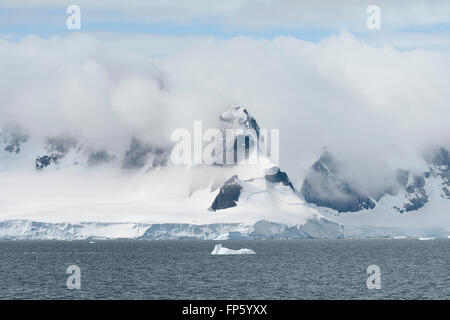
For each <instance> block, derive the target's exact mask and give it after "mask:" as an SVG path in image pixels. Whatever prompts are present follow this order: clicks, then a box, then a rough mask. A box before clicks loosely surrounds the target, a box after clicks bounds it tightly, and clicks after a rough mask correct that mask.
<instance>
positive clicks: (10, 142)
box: [0, 127, 28, 153]
mask: <svg viewBox="0 0 450 320" xmlns="http://www.w3.org/2000/svg"><path fill="white" fill-rule="evenodd" d="M0 136H1V137H2V139H3V143H4V144H5V147H4V150H5V151H6V152H9V153H19V152H20V145H21V144H22V143H24V142H27V140H28V135H27V134H25V133H24V132H22V130H21V129H20V128H18V127H14V128H8V129H6V130H2V131H1V132H0Z"/></svg>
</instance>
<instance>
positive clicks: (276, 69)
mask: <svg viewBox="0 0 450 320" xmlns="http://www.w3.org/2000/svg"><path fill="white" fill-rule="evenodd" d="M0 69H1V70H2V72H1V74H0V128H1V135H0V147H1V148H0V178H1V179H2V181H3V185H2V187H1V190H0V191H1V192H2V194H4V195H5V199H6V200H5V202H4V203H3V205H2V206H3V207H2V208H1V209H0V217H1V219H2V220H5V219H15V218H20V219H22V218H24V219H38V218H41V219H43V220H45V221H63V220H71V221H108V220H111V221H122V222H127V221H136V222H155V223H156V222H158V223H161V222H163V220H164V222H180V223H181V222H186V223H194V222H197V223H205V221H206V222H211V223H212V222H218V221H219V220H220V221H221V222H229V223H234V222H248V223H256V222H257V219H256V215H257V212H262V211H264V210H267V211H268V212H267V215H266V213H263V214H262V216H261V217H259V218H261V219H266V220H268V221H274V222H277V223H281V222H286V221H289V222H292V223H300V224H301V223H303V222H304V217H308V218H307V219H313V220H314V219H316V220H317V221H321V219H324V220H327V221H329V220H333V219H335V220H336V221H338V222H339V223H341V222H342V223H344V224H345V223H346V222H347V221H350V222H352V223H353V222H355V223H358V224H362V223H364V221H368V223H369V222H370V223H371V224H379V225H387V226H390V225H400V224H401V223H402V222H401V221H406V220H408V222H407V224H408V225H416V226H417V225H419V226H420V225H421V224H422V223H423V221H422V218H420V219H415V217H417V215H415V216H414V219H413V218H407V219H406V220H398V219H399V218H398V217H400V216H403V217H405V216H408V217H412V214H411V213H413V214H414V213H417V214H420V215H421V216H424V215H425V214H426V213H425V212H422V211H427V210H431V208H434V209H435V210H437V211H439V214H438V216H437V217H434V216H433V217H431V216H430V218H429V219H428V220H426V219H425V218H423V219H425V220H426V222H427V224H428V225H431V226H432V225H441V224H442V223H444V224H445V225H446V226H450V219H449V218H447V217H446V216H445V215H444V214H443V213H442V212H444V211H446V210H447V209H446V208H447V203H448V202H449V200H448V198H449V197H450V196H449V189H450V186H449V179H450V178H449V166H450V164H449V160H448V159H449V158H448V150H449V146H450V143H449V142H450V127H449V126H448V120H447V119H449V117H450V109H449V108H448V101H450V93H449V91H448V88H447V85H446V82H447V81H446V80H447V79H448V76H449V75H450V59H449V56H448V53H446V52H440V51H432V50H409V51H401V50H397V49H395V48H392V47H375V46H370V45H368V44H366V43H364V42H363V41H360V40H357V39H356V38H355V37H354V36H352V35H351V34H350V33H347V32H342V33H340V34H339V35H335V36H330V37H328V38H325V39H324V40H322V41H320V42H317V43H313V42H307V41H303V40H299V39H296V38H291V37H277V38H274V39H272V40H267V39H254V38H246V37H235V38H230V39H211V38H203V37H192V38H190V39H189V41H186V39H184V38H177V37H173V38H171V39H167V38H161V37H156V36H147V35H142V36H133V37H129V38H128V37H126V36H119V37H117V36H115V37H110V36H108V35H107V34H103V35H102V34H98V35H95V34H74V35H70V36H64V37H50V38H41V37H38V36H26V37H23V38H21V39H20V40H18V41H15V42H14V41H8V40H0ZM230 105H232V106H239V105H242V106H245V107H242V108H241V109H237V111H236V110H235V111H233V112H237V114H235V113H233V112H231V111H230V110H233V109H228V108H229V106H230ZM244 110H245V112H244ZM237 116H238V119H241V120H237V121H234V120H233V119H236V118H233V117H237ZM241 116H243V117H241ZM230 117H231V118H230ZM239 117H240V118H239ZM196 120H197V121H202V123H203V128H204V129H207V128H218V129H220V130H224V129H225V128H227V127H229V126H239V127H242V128H246V129H250V128H251V129H254V130H256V129H257V130H258V132H259V130H260V129H279V130H280V164H279V166H277V169H274V168H273V166H272V167H271V166H259V167H258V166H256V167H251V166H229V167H228V166H226V167H223V168H222V167H219V166H191V167H189V168H186V167H177V166H175V165H173V164H172V163H171V161H170V152H171V150H172V147H173V145H174V142H173V141H171V140H170V136H171V133H172V132H173V130H175V129H178V128H186V129H188V130H189V131H192V130H193V124H194V121H196ZM233 143H234V141H233ZM250 145H251V144H250V143H249V144H248V148H249V149H250ZM324 147H326V152H324ZM268 169H271V170H275V171H273V172H272V173H273V174H267V170H268ZM233 176H237V178H236V179H235V180H233V182H234V183H235V184H236V185H239V186H240V187H241V188H239V187H236V186H235V187H234V191H233V192H231V198H232V200H233V201H234V202H235V204H236V205H235V206H228V205H225V207H226V208H221V205H219V204H220V203H229V201H228V200H226V201H220V198H219V199H218V200H217V199H216V198H217V196H218V193H219V192H220V190H222V188H225V189H226V186H227V183H226V181H228V182H229V183H228V185H230V180H229V179H230V178H232V177H233ZM68 181H70V185H66V184H67V182H68ZM237 189H239V191H240V192H239V195H238V194H237ZM235 191H236V192H235ZM258 192H259V193H261V195H264V196H262V198H261V199H260V198H259V197H260V195H258V196H255V195H256V194H257V193H258ZM242 195H246V196H248V198H246V199H247V200H246V201H247V202H245V203H247V205H246V204H245V203H244V202H242V199H243V198H242ZM249 199H251V200H249ZM56 200H57V201H56ZM216 200H217V201H216ZM252 201H254V203H255V204H254V205H253V204H252V206H250V205H249V204H250V203H253V202H252ZM214 203H216V205H214ZM274 203H277V205H276V206H275V205H274ZM280 203H281V206H282V207H283V208H282V209H280V207H279V206H278V204H280ZM436 203H439V206H438V208H439V209H436V208H437V207H434V206H435V204H436ZM130 204H132V205H131V206H130ZM293 204H295V210H294V209H292V208H294V205H293ZM186 206H187V207H188V208H189V209H185V208H186ZM222 206H223V205H222ZM211 207H215V209H216V215H215V216H214V214H215V213H212V212H211V211H208V208H211ZM62 208H70V209H67V210H62ZM127 208H128V209H127ZM130 208H131V209H130ZM233 208H234V209H233ZM267 208H269V209H267ZM299 208H301V210H300V211H302V212H303V213H299V212H300V211H296V210H299ZM217 209H219V210H217ZM221 209H223V210H224V212H232V213H231V214H229V215H226V214H224V213H221ZM183 210H185V211H186V212H185V213H186V215H185V216H181V215H180V214H179V213H180V212H183ZM227 210H228V211H227ZM252 210H253V211H252ZM277 210H278V211H277ZM379 211H380V212H381V211H382V212H383V214H389V215H390V216H393V217H395V218H393V219H394V220H395V221H394V220H392V221H391V220H389V219H388V220H386V219H385V218H384V216H383V217H380V218H376V216H377V215H370V213H371V212H379ZM447 211H448V210H447ZM62 212H64V213H62ZM174 212H176V213H177V214H174ZM247 212H250V213H249V214H248V216H247V217H245V215H246V213H247ZM252 212H253V213H254V214H255V215H253V213H252ZM280 212H281V213H280ZM422 213H423V214H422ZM441 213H442V214H441ZM147 214H148V215H147ZM258 214H259V213H258ZM296 214H297V215H298V216H297V218H298V220H296V219H297V218H292V217H296ZM322 214H323V215H322ZM352 214H353V215H352ZM364 214H367V215H370V219H368V220H364V219H365V218H360V217H361V215H364ZM211 216H212V218H211ZM242 216H244V217H243V218H242V219H241V217H242ZM205 217H206V218H205ZM218 217H220V219H219V218H218ZM354 217H357V218H354ZM352 219H356V220H355V221H353V220H352ZM238 220H242V221H238ZM300 220H301V221H300ZM316 220H315V221H316ZM410 220H411V221H410Z"/></svg>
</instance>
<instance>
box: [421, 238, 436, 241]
mask: <svg viewBox="0 0 450 320" xmlns="http://www.w3.org/2000/svg"><path fill="white" fill-rule="evenodd" d="M419 240H423V241H424V240H434V238H419Z"/></svg>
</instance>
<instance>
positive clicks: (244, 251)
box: [211, 244, 256, 254]
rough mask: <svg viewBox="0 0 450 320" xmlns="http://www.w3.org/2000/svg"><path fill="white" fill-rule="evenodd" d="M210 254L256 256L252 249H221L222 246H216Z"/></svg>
mask: <svg viewBox="0 0 450 320" xmlns="http://www.w3.org/2000/svg"><path fill="white" fill-rule="evenodd" d="M211 254H256V252H255V251H253V250H252V249H245V248H244V249H239V250H233V249H228V248H225V247H222V244H216V246H215V247H214V249H213V251H212V252H211Z"/></svg>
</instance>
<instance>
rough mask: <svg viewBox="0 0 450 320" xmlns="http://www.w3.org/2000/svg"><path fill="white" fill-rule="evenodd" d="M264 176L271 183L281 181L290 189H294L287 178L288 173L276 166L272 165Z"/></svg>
mask: <svg viewBox="0 0 450 320" xmlns="http://www.w3.org/2000/svg"><path fill="white" fill-rule="evenodd" d="M264 178H265V179H266V180H267V181H269V182H272V183H282V184H284V185H285V186H288V187H290V188H291V189H292V191H295V189H294V186H293V185H292V183H291V181H290V180H289V177H288V175H287V174H286V172H283V171H281V170H280V168H278V167H273V168H271V169H270V170H268V172H266V175H265V176H264Z"/></svg>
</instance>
